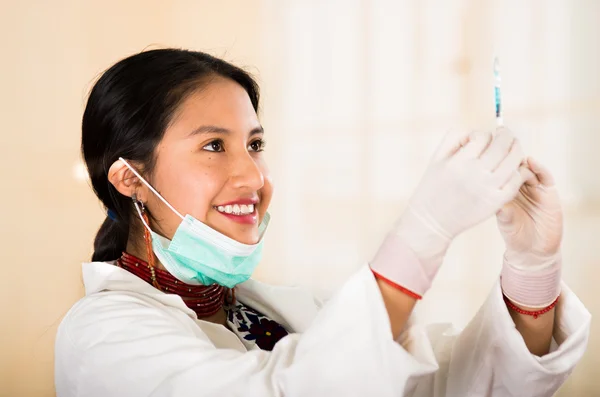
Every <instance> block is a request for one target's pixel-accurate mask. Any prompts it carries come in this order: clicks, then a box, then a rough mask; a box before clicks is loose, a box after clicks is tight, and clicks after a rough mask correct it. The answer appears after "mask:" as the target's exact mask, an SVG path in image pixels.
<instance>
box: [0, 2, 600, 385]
mask: <svg viewBox="0 0 600 397" xmlns="http://www.w3.org/2000/svg"><path fill="white" fill-rule="evenodd" d="M441 4H444V6H443V7H442V6H441ZM526 4H527V5H525V2H520V1H519V2H517V1H504V2H500V1H491V0H486V1H478V0H470V1H468V0H463V1H461V0H453V1H449V2H444V3H441V2H436V1H416V0H415V1H383V0H373V1H366V0H364V1H350V0H348V1H342V2H340V1H338V2H323V1H291V0H288V1H275V0H273V1H268V0H265V1H259V0H256V1H248V0H246V1H241V0H240V1H233V0H229V1H219V2H215V1H183V0H179V1H171V2H164V1H137V0H136V1H132V0H130V1H116V0H105V1H76V0H73V1H66V0H62V1H58V0H57V1H42V0H38V1H28V2H18V1H10V0H0V44H1V45H2V50H1V54H2V55H1V56H2V62H1V63H0V87H2V88H3V90H4V92H3V93H2V95H0V115H2V124H1V128H2V132H1V133H0V134H1V135H0V136H1V137H2V139H1V140H0V142H2V144H3V145H2V156H1V157H0V177H1V179H0V180H1V181H2V210H3V211H2V212H3V219H2V220H3V221H2V222H1V225H0V233H1V234H0V237H1V238H2V240H1V241H2V242H3V245H2V247H3V248H4V255H2V259H3V260H2V263H3V265H2V277H0V279H1V280H2V284H1V285H0V294H1V295H0V299H1V302H2V305H0V319H2V325H3V333H2V338H0V396H51V395H53V373H52V371H53V368H52V360H53V338H54V334H55V331H56V327H57V325H58V323H59V322H60V319H61V317H62V316H63V315H64V313H65V312H66V311H67V310H68V308H69V307H70V306H71V305H72V304H73V303H74V302H75V301H76V300H77V299H78V298H79V297H80V296H81V295H82V293H83V290H82V285H81V277H80V263H81V262H82V261H85V260H86V259H88V258H89V255H90V250H91V241H92V239H93V236H94V233H95V230H96V228H97V227H98V226H99V224H100V222H101V220H102V219H103V216H104V215H103V212H102V208H101V207H100V205H99V204H98V203H97V201H96V199H95V197H94V195H93V194H92V192H91V190H90V188H89V187H88V185H87V183H86V182H85V181H83V182H82V181H81V180H80V179H78V178H77V177H76V173H75V171H74V170H75V167H76V164H77V162H78V160H79V134H80V131H79V125H80V120H81V113H82V109H83V106H84V103H85V97H86V93H87V91H88V90H89V88H90V87H91V84H92V83H93V81H94V79H95V78H96V76H97V75H98V73H100V72H101V71H102V70H103V69H105V68H106V67H108V66H110V64H111V63H113V62H115V61H116V60H118V59H119V58H121V57H124V56H126V55H129V54H131V53H133V52H136V51H140V50H142V49H144V48H147V47H148V46H168V45H172V46H178V47H190V48H194V49H200V50H206V51H209V52H211V53H213V54H215V55H219V56H224V57H225V58H226V59H227V60H230V61H233V62H235V63H237V64H238V65H241V66H246V67H247V68H248V69H249V70H250V71H251V72H253V73H255V74H257V76H258V78H259V81H260V82H261V85H262V89H263V94H264V96H263V98H264V102H263V122H264V124H265V126H266V128H267V134H268V142H269V143H268V156H269V158H270V160H271V161H270V163H271V167H272V169H273V173H274V175H275V179H276V182H277V185H278V190H277V196H276V198H275V201H274V203H273V214H274V220H273V225H272V229H271V231H270V235H271V236H272V237H270V238H271V241H272V243H271V244H268V245H267V253H266V257H265V262H264V263H263V264H262V266H261V267H260V269H259V271H258V274H257V277H259V278H262V279H265V280H268V281H271V282H277V283H295V284H303V285H306V286H308V287H311V288H314V289H316V290H320V291H323V292H325V293H329V292H330V291H331V290H332V289H333V288H334V287H335V286H337V285H339V284H340V283H341V282H343V280H344V278H345V277H346V276H347V275H348V274H350V273H351V272H352V271H353V270H354V269H355V268H356V267H357V266H358V265H359V264H360V262H361V261H362V260H365V259H367V258H368V257H369V255H370V253H371V252H372V251H373V249H374V247H375V246H376V244H377V242H378V241H379V238H380V237H381V235H382V234H383V233H384V232H385V229H386V227H387V226H389V222H391V221H392V220H393V218H394V216H396V215H395V214H398V213H399V211H400V210H401V208H402V206H403V205H404V203H405V200H406V198H407V196H408V194H409V193H410V190H411V189H412V187H413V186H414V184H415V183H416V181H417V180H418V177H419V176H420V173H421V172H422V171H423V167H424V165H425V160H424V159H426V156H427V154H428V153H429V152H430V151H431V149H432V148H433V145H434V143H435V141H436V139H438V138H439V134H440V133H441V131H443V130H444V128H445V127H446V126H448V125H450V124H462V125H465V124H468V125H471V126H474V127H481V126H482V125H487V124H489V123H490V122H491V121H493V120H492V119H490V116H489V113H490V112H489V108H490V106H491V100H490V99H489V94H490V91H491V86H489V84H490V78H489V60H490V58H491V54H492V52H496V53H498V54H499V55H500V58H501V61H502V65H503V77H504V81H505V83H504V84H505V85H504V92H505V100H506V112H507V115H506V120H507V122H508V123H509V124H510V125H512V126H514V128H515V129H516V130H517V131H518V133H519V134H520V137H521V139H522V141H523V142H524V144H525V145H526V147H527V148H528V150H529V151H530V152H531V153H532V154H534V155H535V156H537V157H539V158H541V159H542V160H543V161H544V162H546V163H547V164H548V165H549V166H550V167H551V169H552V170H553V172H554V173H555V174H556V176H557V179H558V181H559V186H560V188H561V192H563V198H564V201H565V208H566V214H567V225H566V229H567V237H566V239H565V279H566V280H567V281H568V282H569V284H570V285H571V287H572V288H573V289H574V290H575V291H576V292H577V293H578V295H579V296H580V297H581V298H582V299H583V300H584V302H585V303H586V304H587V305H588V306H589V307H590V310H591V311H592V312H593V314H596V315H600V294H599V293H598V292H597V285H596V282H597V281H596V280H597V279H598V275H600V271H598V270H597V268H598V265H600V261H599V260H598V257H599V255H598V251H597V248H596V247H599V246H600V237H598V236H599V233H598V225H599V224H600V223H599V221H600V183H599V180H598V176H597V173H596V172H595V170H596V169H598V166H599V165H600V160H599V159H600V157H599V156H598V154H597V153H596V151H597V150H598V148H599V147H600V145H599V143H600V142H599V139H598V138H597V136H598V131H597V122H596V115H597V114H598V111H600V81H599V79H598V74H597V71H598V70H600V54H599V52H598V51H599V48H600V42H599V41H600V39H599V38H600V28H599V26H600V2H596V1H594V0H589V1H569V2H567V1H566V0H565V1H558V0H556V1H539V0H538V1H531V2H527V3H526ZM333 20H335V22H336V25H335V26H336V28H335V29H333V28H331V26H332V24H331V21H333ZM407 148H410V149H407ZM333 149H335V152H336V153H337V154H334V151H333ZM348 214H354V215H353V217H352V218H351V219H350V218H349V216H348ZM349 225H355V226H357V227H354V228H353V227H348V226H349ZM275 236H277V244H275V243H273V241H274V240H275ZM469 239H470V241H468V240H469ZM473 240H474V241H473ZM322 241H327V244H323V243H322ZM300 252H303V254H302V255H301V254H300ZM501 253H502V247H501V243H500V241H499V238H498V235H497V232H496V231H495V229H494V225H493V223H486V224H485V225H483V226H481V227H480V228H479V229H477V230H476V231H474V232H473V233H471V234H469V235H467V236H465V237H464V238H462V239H460V241H458V242H457V244H456V245H455V247H453V250H452V252H451V253H450V255H449V258H448V261H447V263H446V265H445V267H444V269H443V270H442V273H441V274H440V277H439V279H438V281H436V285H435V288H434V289H433V290H432V292H431V294H430V296H429V297H428V299H426V301H425V302H423V304H422V305H421V307H420V309H419V315H420V317H421V318H422V319H423V321H433V320H437V321H440V320H444V321H445V320H452V321H454V322H456V323H457V324H458V325H461V326H462V325H464V324H465V323H466V321H468V319H469V318H470V317H471V316H472V315H473V313H474V311H475V310H476V309H477V306H478V305H479V304H480V303H481V301H482V299H483V298H484V297H485V295H486V293H487V291H488V290H489V287H490V285H491V283H493V282H494V279H495V277H496V275H497V270H498V265H499V258H500V257H501ZM595 330H596V328H594V329H593V331H592V332H593V335H592V339H591V342H590V350H589V352H588V354H587V355H586V357H585V359H584V361H583V362H582V363H581V365H580V366H579V367H578V368H577V370H576V372H575V373H574V375H573V377H572V378H571V379H570V380H569V382H568V385H567V387H565V389H564V392H563V393H562V394H561V395H565V396H566V395H569V396H589V395H593V394H594V393H600V384H599V382H598V380H597V376H596V378H594V377H593V376H592V374H593V373H594V372H595V371H597V368H598V366H599V365H600V358H599V357H600V337H598V333H597V332H596V331H595Z"/></svg>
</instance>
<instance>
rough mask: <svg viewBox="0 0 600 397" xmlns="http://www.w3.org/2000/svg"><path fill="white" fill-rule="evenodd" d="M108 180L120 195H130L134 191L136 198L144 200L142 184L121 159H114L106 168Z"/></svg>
mask: <svg viewBox="0 0 600 397" xmlns="http://www.w3.org/2000/svg"><path fill="white" fill-rule="evenodd" d="M130 164H131V162H130ZM132 166H133V165H132ZM108 181H109V182H110V183H112V185H113V186H114V187H115V189H117V191H118V192H119V193H121V194H122V195H124V196H127V197H132V196H133V194H134V193H135V194H136V195H137V197H138V199H139V200H141V201H142V202H144V199H145V198H146V197H145V196H144V194H145V190H146V189H143V188H144V187H145V186H144V184H143V183H142V182H141V181H140V179H139V178H138V177H137V176H135V174H134V173H133V172H131V170H130V169H129V168H128V167H127V166H126V165H125V163H123V162H122V161H121V160H117V161H115V162H114V163H113V164H112V165H111V166H110V168H109V169H108ZM142 191H144V193H142Z"/></svg>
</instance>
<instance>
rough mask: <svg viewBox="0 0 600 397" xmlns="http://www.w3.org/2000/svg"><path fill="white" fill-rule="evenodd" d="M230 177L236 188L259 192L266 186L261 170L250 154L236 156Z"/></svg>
mask: <svg viewBox="0 0 600 397" xmlns="http://www.w3.org/2000/svg"><path fill="white" fill-rule="evenodd" d="M230 175H231V176H230V178H231V181H232V185H233V187H234V188H246V189H249V190H252V191H258V190H259V189H261V188H262V187H263V186H264V184H265V177H264V175H263V172H262V170H261V168H260V167H259V165H258V164H257V162H256V160H255V159H254V158H252V156H251V155H250V154H249V153H248V152H246V153H244V154H240V155H238V156H236V159H235V161H234V162H233V164H232V169H231V174H230Z"/></svg>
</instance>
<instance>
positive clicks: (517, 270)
mask: <svg viewBox="0 0 600 397" xmlns="http://www.w3.org/2000/svg"><path fill="white" fill-rule="evenodd" d="M527 166H528V167H529V169H530V170H531V171H532V173H531V175H530V177H529V178H528V179H527V180H526V181H525V184H523V186H522V187H521V189H520V190H519V193H518V194H517V196H516V197H515V199H514V200H512V201H510V202H509V203H508V204H506V205H505V206H504V207H503V208H502V210H501V211H499V212H498V214H497V220H498V228H499V229H500V233H501V234H502V237H503V238H504V241H505V243H506V251H505V253H504V266H503V269H502V287H503V290H504V294H505V295H506V296H507V297H509V298H510V299H511V300H513V301H514V302H515V303H518V304H521V305H523V306H528V307H545V306H548V305H549V304H550V303H552V302H553V301H554V299H556V297H557V296H558V294H559V293H560V267H561V255H560V245H561V241H562V232H563V214H562V209H561V205H560V198H559V196H558V192H557V189H556V187H555V185H554V178H553V177H552V175H551V174H550V172H549V171H548V170H547V169H546V168H545V167H543V166H542V165H540V164H539V163H538V162H536V161H535V160H533V159H531V158H529V159H527Z"/></svg>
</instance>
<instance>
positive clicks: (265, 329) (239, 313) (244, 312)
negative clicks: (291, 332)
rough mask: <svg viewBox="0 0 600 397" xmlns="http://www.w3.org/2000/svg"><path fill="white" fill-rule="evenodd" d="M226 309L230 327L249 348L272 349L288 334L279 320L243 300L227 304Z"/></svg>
mask: <svg viewBox="0 0 600 397" xmlns="http://www.w3.org/2000/svg"><path fill="white" fill-rule="evenodd" d="M225 311H226V312H227V324H228V325H229V328H230V329H231V330H232V331H233V332H234V333H235V334H236V335H237V336H238V338H240V340H241V341H242V343H243V344H244V346H246V349H248V350H252V349H256V347H257V346H258V347H259V348H260V349H262V350H269V351H271V350H273V347H274V346H275V343H277V342H278V341H279V340H280V339H281V338H283V337H284V336H286V335H287V334H288V332H287V331H286V330H285V328H283V327H282V326H281V325H280V324H279V323H278V322H276V321H273V320H271V319H270V318H268V317H267V316H265V315H264V314H262V313H259V312H258V311H256V310H254V309H252V308H251V307H248V306H246V305H244V304H243V303H241V302H236V303H235V304H233V305H226V306H225Z"/></svg>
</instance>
